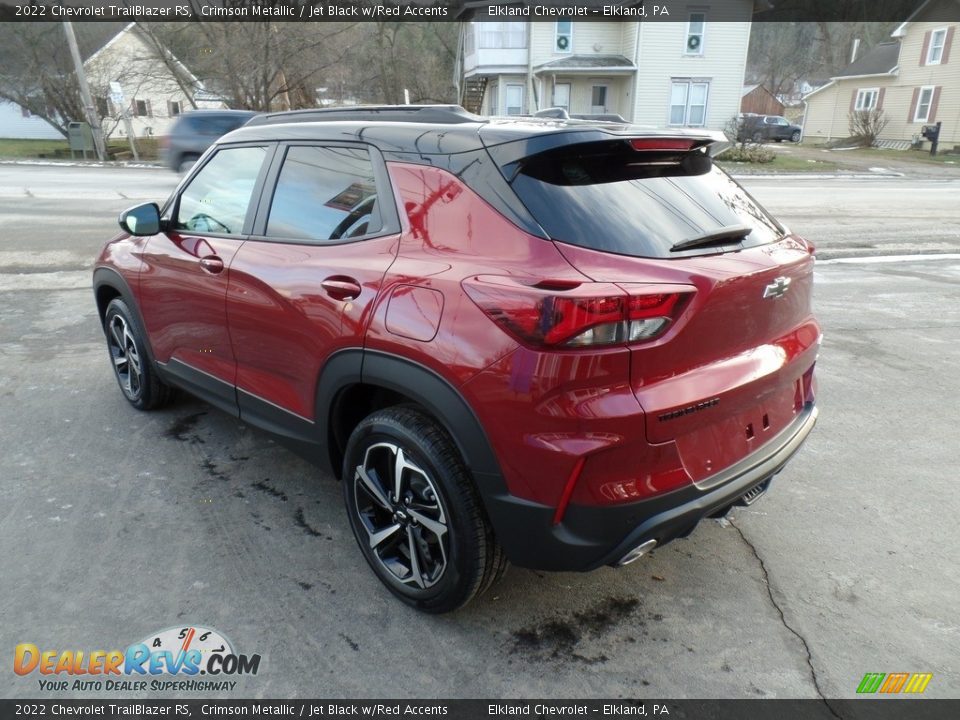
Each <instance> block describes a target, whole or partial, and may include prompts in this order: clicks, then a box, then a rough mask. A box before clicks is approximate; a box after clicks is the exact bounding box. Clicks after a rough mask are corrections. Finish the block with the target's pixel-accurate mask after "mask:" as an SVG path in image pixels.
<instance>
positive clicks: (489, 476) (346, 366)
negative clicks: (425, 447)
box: [317, 349, 507, 531]
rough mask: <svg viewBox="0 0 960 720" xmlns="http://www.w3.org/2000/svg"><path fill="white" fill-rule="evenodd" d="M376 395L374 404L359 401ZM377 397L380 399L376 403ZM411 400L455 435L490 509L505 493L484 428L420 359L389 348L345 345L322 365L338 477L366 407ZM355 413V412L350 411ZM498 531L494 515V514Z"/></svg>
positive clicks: (323, 405)
mask: <svg viewBox="0 0 960 720" xmlns="http://www.w3.org/2000/svg"><path fill="white" fill-rule="evenodd" d="M371 399H373V405H372V406H361V407H359V408H357V407H356V403H359V402H362V401H363V400H368V401H369V400H371ZM378 401H379V402H378ZM400 402H413V403H416V404H417V405H418V406H420V407H421V408H423V409H424V410H425V411H426V412H427V413H429V414H430V415H431V416H432V417H433V418H434V419H435V420H436V421H437V422H438V423H439V424H440V425H441V427H442V428H443V429H444V430H445V431H446V433H447V434H448V435H449V436H450V438H451V439H452V440H453V443H454V445H456V447H457V450H458V451H459V452H460V456H461V457H462V458H463V461H464V464H465V465H466V466H467V469H468V470H469V471H470V474H471V475H472V477H473V479H474V482H475V483H476V486H477V490H478V491H479V493H480V495H481V497H482V498H483V501H484V505H485V506H486V508H487V511H488V513H489V509H490V505H491V503H490V502H489V499H490V498H491V497H494V496H498V495H504V494H506V492H507V490H506V486H505V484H504V481H503V475H502V474H501V472H500V465H499V463H498V462H497V458H496V455H495V454H494V452H493V448H492V446H491V445H490V442H489V440H488V439H487V435H486V432H485V431H484V429H483V427H482V426H481V425H480V421H479V420H478V419H477V417H476V415H474V413H473V410H472V409H471V408H470V406H469V405H468V404H467V402H466V401H465V400H464V399H463V397H462V396H461V395H460V393H459V392H458V391H457V390H456V389H455V388H454V387H453V386H452V385H451V384H450V383H448V382H447V381H446V380H445V379H443V378H442V377H441V376H439V375H437V374H436V373H435V372H434V371H433V370H430V369H428V368H426V367H424V366H422V365H420V364H418V363H415V362H412V361H410V360H406V359H404V358H401V357H398V356H395V355H390V354H388V353H383V352H378V351H372V350H366V351H362V350H359V349H356V350H346V351H341V352H339V353H337V354H336V355H335V356H334V357H333V358H331V359H330V361H329V362H328V363H327V364H326V366H325V367H324V371H323V373H322V374H321V378H320V383H319V386H318V392H317V408H318V410H320V409H325V410H324V412H325V413H326V417H327V418H328V423H327V437H328V441H329V443H330V445H329V453H330V464H331V467H332V468H333V470H334V472H335V473H336V474H337V475H338V476H339V475H340V474H341V467H342V464H343V450H344V448H345V447H346V442H347V439H348V438H349V435H350V432H352V430H353V428H354V427H356V425H357V424H358V423H359V421H360V420H362V419H363V417H364V416H365V415H366V414H367V413H366V412H365V411H366V410H368V409H371V410H376V409H379V407H385V406H388V405H393V404H399V403H400ZM351 413H352V414H351ZM490 520H491V522H492V523H493V525H494V530H495V531H496V529H497V528H496V525H497V522H496V519H495V518H492V517H491V518H490Z"/></svg>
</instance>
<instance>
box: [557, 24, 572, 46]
mask: <svg viewBox="0 0 960 720" xmlns="http://www.w3.org/2000/svg"><path fill="white" fill-rule="evenodd" d="M553 49H554V50H556V51H557V52H562V53H567V52H572V51H573V23H572V22H571V21H570V20H557V34H556V38H555V39H554V47H553Z"/></svg>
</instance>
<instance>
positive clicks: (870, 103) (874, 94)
mask: <svg viewBox="0 0 960 720" xmlns="http://www.w3.org/2000/svg"><path fill="white" fill-rule="evenodd" d="M879 95H880V91H879V90H878V89H877V88H866V89H863V90H857V100H856V102H855V103H854V106H853V109H854V110H856V111H858V112H860V111H863V110H873V109H874V108H875V107H876V106H877V98H878V97H879Z"/></svg>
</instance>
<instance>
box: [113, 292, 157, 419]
mask: <svg viewBox="0 0 960 720" xmlns="http://www.w3.org/2000/svg"><path fill="white" fill-rule="evenodd" d="M103 332H104V334H105V335H106V336H107V349H108V350H109V351H110V361H111V364H112V365H113V373H114V375H115V376H116V378H117V382H118V383H119V385H120V391H121V392H122V393H123V396H124V397H125V398H126V399H127V400H128V401H129V403H130V404H131V405H133V406H134V407H135V408H137V410H153V409H154V408H158V407H161V406H162V405H165V404H166V403H167V402H169V401H170V398H171V396H172V394H173V391H172V389H171V388H170V387H169V386H168V385H165V384H164V383H163V382H162V381H161V380H160V378H159V377H158V376H157V372H156V369H155V368H154V367H153V363H151V362H150V357H149V355H147V352H146V344H145V341H144V339H143V337H144V336H143V332H142V330H141V329H140V325H139V323H138V322H137V320H136V318H135V317H134V315H133V313H132V312H131V311H130V308H129V307H127V304H126V303H125V302H124V301H123V300H121V299H120V298H115V299H114V300H111V301H110V304H109V305H107V311H106V313H104V318H103Z"/></svg>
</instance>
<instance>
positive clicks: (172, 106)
mask: <svg viewBox="0 0 960 720" xmlns="http://www.w3.org/2000/svg"><path fill="white" fill-rule="evenodd" d="M182 112H183V103H181V102H179V101H177V100H170V101H169V102H167V115H169V116H170V117H173V116H175V115H179V114H180V113H182Z"/></svg>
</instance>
